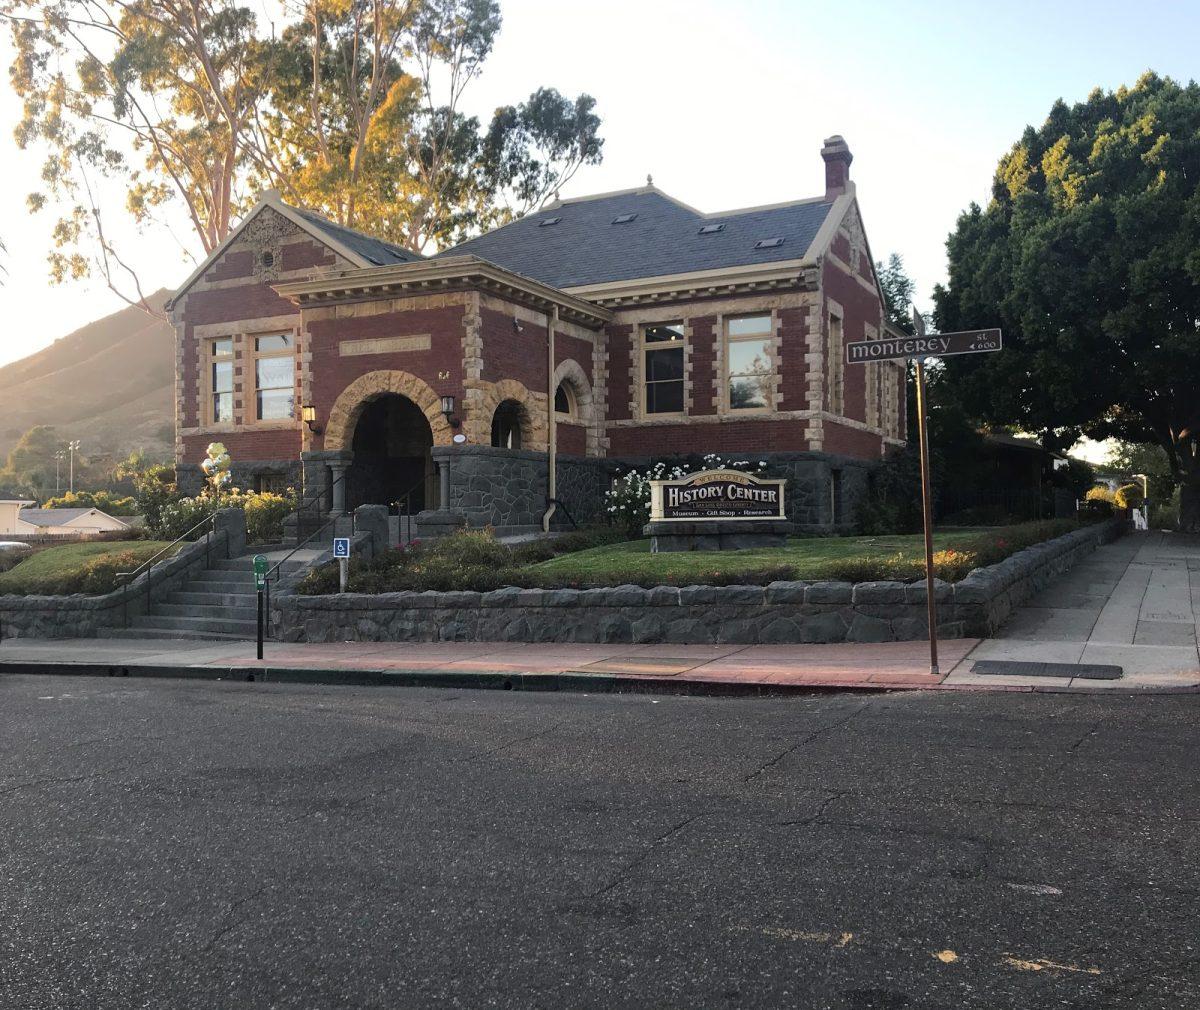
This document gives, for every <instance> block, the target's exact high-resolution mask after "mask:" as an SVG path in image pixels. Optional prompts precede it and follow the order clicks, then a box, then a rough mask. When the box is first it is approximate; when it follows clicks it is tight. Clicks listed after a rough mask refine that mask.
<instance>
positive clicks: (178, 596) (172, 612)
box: [103, 555, 308, 641]
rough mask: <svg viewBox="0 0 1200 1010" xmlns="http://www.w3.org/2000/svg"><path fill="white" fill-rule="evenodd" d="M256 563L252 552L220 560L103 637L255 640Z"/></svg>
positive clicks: (294, 566)
mask: <svg viewBox="0 0 1200 1010" xmlns="http://www.w3.org/2000/svg"><path fill="white" fill-rule="evenodd" d="M253 563H254V562H253V556H252V555H247V556H244V557H240V558H232V559H230V560H227V561H216V562H214V563H213V565H212V567H211V568H209V569H208V570H207V571H205V572H201V573H200V574H199V575H197V576H196V577H195V578H193V579H192V580H191V581H190V582H189V583H188V584H187V585H186V586H184V588H182V589H179V590H176V591H174V592H172V593H168V594H167V595H166V596H164V597H163V598H162V599H160V600H155V601H154V602H153V603H151V605H150V610H149V613H146V614H142V615H140V616H138V617H134V618H132V619H131V620H130V622H129V627H128V628H110V629H107V631H106V632H105V633H104V636H103V637H105V638H178V639H212V640H214V641H246V640H248V639H253V638H254V637H255V636H256V635H257V633H258V593H257V590H256V587H255V582H254V568H253ZM273 566H274V565H273V564H272V567H273ZM307 567H308V563H307V562H306V561H289V562H286V563H285V564H284V566H283V568H282V569H281V570H280V571H281V573H282V574H283V576H284V578H290V577H291V576H294V575H298V574H300V573H301V572H303V571H304V570H305V569H306V568H307ZM277 585H278V583H273V587H274V586H277Z"/></svg>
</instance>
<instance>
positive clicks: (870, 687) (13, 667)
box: [0, 661, 1200, 698]
mask: <svg viewBox="0 0 1200 1010" xmlns="http://www.w3.org/2000/svg"><path fill="white" fill-rule="evenodd" d="M5 675H7V676H19V675H35V676H36V675H41V676H48V677H49V676H54V677H96V678H106V679H108V678H136V679H156V680H206V681H220V682H225V681H228V682H237V683H255V684H319V685H327V686H332V687H338V686H344V687H437V688H455V689H463V690H485V691H486V690H492V691H537V692H558V691H570V692H576V693H587V694H663V695H690V696H697V697H724V698H761V697H789V696H791V697H794V696H803V695H814V694H831V693H837V694H889V693H892V692H897V691H905V692H907V691H958V692H971V693H976V694H1012V693H1018V694H1099V695H1114V694H1136V695H1149V694H1153V695H1194V694H1200V686H1196V687H1160V686H1148V687H1132V686H1130V687H1127V688H1116V687H1107V688H1099V687H1060V686H1054V687H1051V686H1041V685H1036V684H1030V685H1024V684H996V685H990V686H989V685H987V684H946V683H944V682H943V683H941V684H888V683H877V684H872V683H869V682H863V683H846V682H832V681H831V682H830V683H828V684H820V683H813V684H764V683H753V682H742V681H727V680H725V681H723V680H699V679H694V678H692V679H689V678H688V677H687V675H686V674H679V675H677V676H674V677H646V676H640V675H636V674H629V675H622V674H600V673H587V672H585V671H566V672H563V673H511V672H503V671H498V670H497V671H479V672H474V673H466V672H462V671H453V670H388V671H386V672H385V671H382V670H342V669H329V668H320V667H290V666H261V667H245V666H178V665H170V664H149V663H147V664H112V663H53V662H51V663H31V662H21V661H13V662H2V661H0V676H5Z"/></svg>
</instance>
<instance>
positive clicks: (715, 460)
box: [604, 452, 767, 540]
mask: <svg viewBox="0 0 1200 1010" xmlns="http://www.w3.org/2000/svg"><path fill="white" fill-rule="evenodd" d="M766 467H767V464H766V463H764V462H763V461H762V460H758V461H757V462H753V463H752V462H751V461H750V460H747V459H740V460H727V459H725V458H723V457H721V456H718V455H717V454H716V453H713V452H710V453H708V454H707V455H705V456H703V457H701V460H700V464H699V465H698V466H693V467H686V466H683V465H680V464H675V465H670V464H667V463H662V462H659V463H655V464H654V465H653V466H652V467H649V468H648V469H646V470H644V471H643V470H630V471H629V472H628V473H625V474H623V475H622V476H620V477H618V478H617V479H616V480H614V481H613V486H612V489H611V490H609V491H606V492H605V494H604V510H605V515H606V516H607V518H608V521H609V522H610V523H611V524H612V525H614V526H617V527H619V528H621V529H623V530H624V531H625V532H626V533H627V534H628V536H629V538H630V539H631V540H632V539H635V538H637V537H640V536H641V535H642V527H643V526H645V525H646V523H648V522H649V521H650V482H651V481H652V480H681V479H683V478H684V477H686V476H687V475H688V474H689V473H698V472H699V471H701V470H740V471H741V472H742V473H761V472H762V471H763V470H765V469H766Z"/></svg>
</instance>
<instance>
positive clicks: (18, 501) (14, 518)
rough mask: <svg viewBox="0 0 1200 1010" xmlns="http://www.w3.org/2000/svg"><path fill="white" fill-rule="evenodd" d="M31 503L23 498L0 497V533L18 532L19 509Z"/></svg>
mask: <svg viewBox="0 0 1200 1010" xmlns="http://www.w3.org/2000/svg"><path fill="white" fill-rule="evenodd" d="M32 504H33V502H31V501H28V500H27V499H24V498H0V533H16V532H18V524H19V523H20V521H21V510H22V509H24V508H28V507H29V506H30V505H32Z"/></svg>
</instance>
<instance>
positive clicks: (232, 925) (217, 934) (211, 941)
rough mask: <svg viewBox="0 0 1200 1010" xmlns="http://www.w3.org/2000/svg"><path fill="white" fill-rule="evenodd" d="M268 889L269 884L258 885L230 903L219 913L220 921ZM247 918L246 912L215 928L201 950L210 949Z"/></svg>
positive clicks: (269, 887)
mask: <svg viewBox="0 0 1200 1010" xmlns="http://www.w3.org/2000/svg"><path fill="white" fill-rule="evenodd" d="M270 889H271V885H270V884H263V886H262V887H259V888H257V889H256V890H254V891H252V892H251V893H250V894H247V895H246V896H245V897H244V898H239V899H238V900H237V901H235V902H234V903H233V904H232V905H230V906H229V907H228V908H227V909H226V910H225V911H224V912H223V913H222V915H221V919H222V921H223V920H225V919H228V918H229V917H230V916H231V915H233V913H234V912H236V911H237V910H238V909H239V908H241V907H242V906H243V905H245V904H247V903H248V902H251V901H253V900H254V899H255V898H257V897H259V895H261V894H263V893H264V892H266V891H269V890H270ZM249 918H250V916H249V914H246V915H243V916H240V917H238V918H237V919H235V920H234V921H233V922H231V923H229V924H228V925H226V926H224V927H222V928H221V929H218V930H217V931H216V932H215V933H214V934H213V935H212V937H210V938H209V941H208V943H206V944H205V945H204V946H203V947H202V948H201V950H202V951H208V950H211V949H212V948H213V947H214V946H216V944H217V943H218V942H219V941H220V940H221V939H222V938H224V937H225V936H227V935H228V934H229V933H232V932H233V931H234V930H235V929H237V927H238V926H240V925H241V924H242V923H244V922H245V921H246V920H247V919H249Z"/></svg>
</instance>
